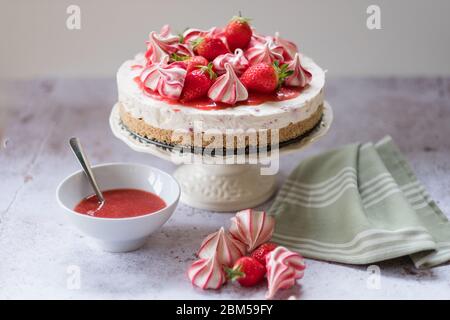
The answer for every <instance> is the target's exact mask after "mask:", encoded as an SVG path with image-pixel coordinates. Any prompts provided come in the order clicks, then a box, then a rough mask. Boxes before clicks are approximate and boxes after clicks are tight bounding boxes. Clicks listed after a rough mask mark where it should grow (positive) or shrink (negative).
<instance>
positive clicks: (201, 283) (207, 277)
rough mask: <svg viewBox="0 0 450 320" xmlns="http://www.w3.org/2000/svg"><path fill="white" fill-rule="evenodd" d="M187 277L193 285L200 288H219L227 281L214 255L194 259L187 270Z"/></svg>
mask: <svg viewBox="0 0 450 320" xmlns="http://www.w3.org/2000/svg"><path fill="white" fill-rule="evenodd" d="M188 277H189V279H190V280H191V282H192V284H193V285H194V286H197V287H199V288H202V289H219V288H220V287H221V286H222V285H223V284H224V283H225V282H226V281H227V277H226V274H225V271H224V270H223V266H222V264H220V262H219V261H218V259H217V256H216V255H213V256H212V257H210V258H202V259H199V260H197V261H195V262H194V263H193V264H192V265H191V267H190V268H189V270H188Z"/></svg>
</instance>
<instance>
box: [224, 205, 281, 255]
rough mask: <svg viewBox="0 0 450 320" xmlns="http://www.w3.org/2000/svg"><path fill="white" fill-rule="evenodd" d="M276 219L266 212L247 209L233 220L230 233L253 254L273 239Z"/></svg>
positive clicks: (237, 214)
mask: <svg viewBox="0 0 450 320" xmlns="http://www.w3.org/2000/svg"><path fill="white" fill-rule="evenodd" d="M274 227H275V219H274V218H273V217H271V216H269V215H268V214H266V212H264V211H254V210H253V209H247V210H243V211H239V212H238V213H236V216H235V217H233V218H231V226H230V233H231V234H232V235H233V237H235V238H236V239H238V240H239V241H241V242H242V243H244V244H245V245H246V246H247V251H248V252H251V251H253V250H254V249H256V248H257V247H258V246H259V245H261V244H263V243H265V242H267V241H269V240H270V238H271V237H272V233H273V230H274Z"/></svg>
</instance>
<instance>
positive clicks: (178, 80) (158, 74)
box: [140, 55, 186, 99]
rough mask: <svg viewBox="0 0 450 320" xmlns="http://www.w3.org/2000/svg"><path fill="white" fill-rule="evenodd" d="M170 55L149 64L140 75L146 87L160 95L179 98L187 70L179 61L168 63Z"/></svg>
mask: <svg viewBox="0 0 450 320" xmlns="http://www.w3.org/2000/svg"><path fill="white" fill-rule="evenodd" d="M168 61H169V56H168V55H165V56H164V57H163V58H162V61H161V62H159V63H156V64H152V65H149V66H147V67H146V68H145V69H144V70H143V71H142V73H141V75H140V80H141V82H142V84H143V85H144V87H147V88H149V89H150V90H152V91H155V92H158V93H159V94H160V96H162V97H164V98H168V99H178V98H179V97H180V95H181V91H182V90H183V86H184V80H185V78H186V70H185V69H184V68H182V67H181V66H180V64H179V63H172V64H168Z"/></svg>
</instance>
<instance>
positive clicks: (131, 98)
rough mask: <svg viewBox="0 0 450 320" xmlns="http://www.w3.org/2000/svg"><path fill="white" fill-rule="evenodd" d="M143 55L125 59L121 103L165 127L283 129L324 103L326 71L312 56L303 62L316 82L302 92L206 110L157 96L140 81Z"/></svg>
mask: <svg viewBox="0 0 450 320" xmlns="http://www.w3.org/2000/svg"><path fill="white" fill-rule="evenodd" d="M141 61H142V56H141V55H138V56H137V57H136V58H135V59H134V60H128V61H125V62H124V63H123V64H122V66H121V67H120V68H119V71H118V73H117V84H118V93H119V102H120V103H121V104H122V105H123V107H124V108H125V110H126V111H128V112H129V113H130V114H131V115H132V116H133V117H135V118H142V119H143V120H144V121H145V122H146V123H147V124H149V125H151V126H153V127H156V128H161V129H172V130H173V129H179V130H192V129H193V127H194V123H195V122H197V121H201V122H202V129H203V130H209V129H215V130H220V131H222V132H225V130H228V132H229V133H233V131H234V130H248V129H280V128H283V127H286V126H288V125H289V124H291V123H296V122H299V121H303V120H306V119H308V118H309V117H310V116H311V115H312V114H313V113H314V112H315V111H316V110H317V108H318V107H319V106H320V105H321V104H322V103H323V100H324V97H323V86H324V84H325V73H324V71H323V70H322V69H321V68H320V67H319V66H318V65H317V64H315V63H314V61H313V60H311V59H310V58H308V57H302V65H303V66H304V67H305V69H307V70H308V71H310V72H311V74H312V81H311V83H310V84H309V85H308V86H307V87H305V88H304V89H303V91H302V92H301V94H300V95H299V96H297V97H295V98H293V99H289V100H284V101H268V102H264V103H261V104H259V105H241V106H236V107H230V108H226V109H217V110H202V109H197V108H192V107H187V106H183V105H181V104H177V103H176V102H174V103H173V104H168V103H167V102H166V101H164V100H158V99H154V98H152V97H150V96H148V95H146V94H145V93H144V92H143V91H142V89H141V88H139V86H138V85H137V84H136V82H135V80H134V77H135V76H136V70H135V69H133V68H132V66H133V65H136V64H139V63H140V62H141Z"/></svg>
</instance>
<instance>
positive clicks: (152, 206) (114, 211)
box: [74, 189, 166, 218]
mask: <svg viewBox="0 0 450 320" xmlns="http://www.w3.org/2000/svg"><path fill="white" fill-rule="evenodd" d="M103 196H104V198H105V202H104V203H103V204H102V205H100V204H99V203H98V200H97V197H96V196H95V195H91V196H89V197H86V198H84V199H83V200H81V201H80V203H78V204H77V205H76V206H75V208H74V211H76V212H78V213H82V214H87V215H90V216H94V217H98V218H131V217H137V216H142V215H145V214H150V213H155V212H156V211H159V210H161V209H163V208H165V207H166V203H165V202H164V200H163V199H161V198H160V197H158V196H157V195H156V194H154V193H151V192H148V191H143V190H138V189H113V190H107V191H103Z"/></svg>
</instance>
